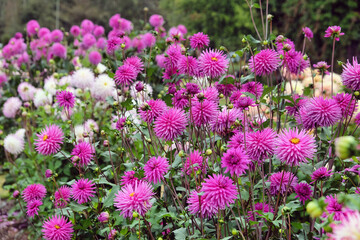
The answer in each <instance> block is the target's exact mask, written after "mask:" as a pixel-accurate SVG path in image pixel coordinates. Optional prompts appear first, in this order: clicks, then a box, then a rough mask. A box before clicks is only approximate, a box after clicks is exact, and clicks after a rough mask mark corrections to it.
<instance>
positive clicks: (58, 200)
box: [54, 186, 71, 208]
mask: <svg viewBox="0 0 360 240" xmlns="http://www.w3.org/2000/svg"><path fill="white" fill-rule="evenodd" d="M54 196H55V207H56V208H64V207H66V206H67V205H68V203H69V202H70V198H71V188H70V187H68V186H61V187H60V188H59V189H58V190H57V191H56V192H55V194H54Z"/></svg>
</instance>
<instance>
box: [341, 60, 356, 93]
mask: <svg viewBox="0 0 360 240" xmlns="http://www.w3.org/2000/svg"><path fill="white" fill-rule="evenodd" d="M341 78H342V82H343V84H344V85H345V86H346V87H347V88H350V89H351V90H353V91H358V90H360V64H359V63H358V60H357V58H356V57H353V61H352V64H351V63H350V62H349V60H348V61H347V63H346V64H344V65H343V72H342V74H341Z"/></svg>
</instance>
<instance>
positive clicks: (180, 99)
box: [172, 88, 189, 108]
mask: <svg viewBox="0 0 360 240" xmlns="http://www.w3.org/2000/svg"><path fill="white" fill-rule="evenodd" d="M186 93H187V92H186V89H184V88H182V89H180V90H179V91H176V92H175V93H174V97H173V98H172V104H173V105H174V107H176V108H185V107H188V106H189V97H188V96H187V94H186Z"/></svg>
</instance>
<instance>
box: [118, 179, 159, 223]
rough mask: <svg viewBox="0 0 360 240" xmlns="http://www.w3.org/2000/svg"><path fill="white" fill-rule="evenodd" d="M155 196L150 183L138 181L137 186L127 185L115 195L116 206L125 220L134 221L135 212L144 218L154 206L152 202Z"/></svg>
mask: <svg viewBox="0 0 360 240" xmlns="http://www.w3.org/2000/svg"><path fill="white" fill-rule="evenodd" d="M153 195H154V193H153V188H152V187H151V185H150V184H149V183H147V182H143V181H138V182H136V183H135V186H132V185H131V184H128V185H125V186H124V187H123V188H122V189H121V190H120V191H119V192H118V194H115V199H114V206H115V207H116V208H117V210H118V211H120V215H122V216H123V217H125V218H130V219H132V218H133V212H137V213H138V214H140V215H141V216H144V215H145V213H146V212H147V211H148V210H149V209H150V208H151V206H152V204H151V202H150V200H151V198H152V196H153Z"/></svg>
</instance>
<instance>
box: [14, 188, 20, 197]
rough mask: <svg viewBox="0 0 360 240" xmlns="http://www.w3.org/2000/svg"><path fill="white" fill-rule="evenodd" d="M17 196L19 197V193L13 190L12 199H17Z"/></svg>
mask: <svg viewBox="0 0 360 240" xmlns="http://www.w3.org/2000/svg"><path fill="white" fill-rule="evenodd" d="M19 195H20V192H19V191H18V190H15V191H14V192H13V197H14V198H18V197H19Z"/></svg>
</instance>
